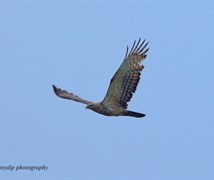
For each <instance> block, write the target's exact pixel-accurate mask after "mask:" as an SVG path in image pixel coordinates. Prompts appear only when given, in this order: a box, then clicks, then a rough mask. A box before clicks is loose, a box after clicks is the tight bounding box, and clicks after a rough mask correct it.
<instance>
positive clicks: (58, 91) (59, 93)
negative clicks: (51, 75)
mask: <svg viewBox="0 0 214 180" xmlns="http://www.w3.org/2000/svg"><path fill="white" fill-rule="evenodd" d="M52 86H53V90H54V92H55V94H56V95H57V96H58V97H60V98H63V99H69V100H73V101H76V102H79V103H83V104H87V105H89V104H91V103H93V102H90V101H87V100H84V99H82V98H80V97H79V96H76V95H74V94H73V93H69V92H67V91H65V90H61V89H60V88H57V87H56V86H54V85H52Z"/></svg>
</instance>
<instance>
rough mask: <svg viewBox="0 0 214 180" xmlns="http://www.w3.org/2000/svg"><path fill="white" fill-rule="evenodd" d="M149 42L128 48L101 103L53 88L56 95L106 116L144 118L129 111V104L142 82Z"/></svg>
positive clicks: (139, 41) (142, 115)
mask: <svg viewBox="0 0 214 180" xmlns="http://www.w3.org/2000/svg"><path fill="white" fill-rule="evenodd" d="M147 45H148V42H147V43H145V40H144V41H143V42H141V38H140V39H139V40H138V42H137V43H136V40H135V41H134V44H133V45H132V48H131V50H130V51H129V48H128V46H127V49H126V54H125V57H124V60H123V62H122V64H121V65H120V67H119V69H118V70H117V71H116V73H115V74H114V76H113V77H112V79H111V81H110V85H109V87H108V90H107V93H106V95H105V97H104V99H103V100H102V101H101V102H99V103H94V102H91V101H88V100H85V99H82V98H80V97H79V96H76V95H74V94H73V93H69V92H67V91H66V90H62V89H60V88H57V87H56V86H54V85H52V86H53V90H54V92H55V94H56V95H57V96H58V97H60V98H63V99H69V100H73V101H76V102H79V103H83V104H86V105H87V106H86V109H90V110H92V111H95V112H97V113H99V114H102V115H106V116H132V117H136V118H141V117H144V116H145V114H143V113H138V112H134V111H130V110H127V108H128V104H127V103H128V102H129V101H130V100H131V98H132V95H133V93H135V91H136V88H137V85H138V83H139V80H140V75H141V71H142V70H143V68H144V66H143V65H142V64H141V62H142V61H143V60H144V59H145V58H146V53H147V52H148V50H149V48H147Z"/></svg>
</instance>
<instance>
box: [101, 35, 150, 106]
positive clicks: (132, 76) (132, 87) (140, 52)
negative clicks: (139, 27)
mask: <svg viewBox="0 0 214 180" xmlns="http://www.w3.org/2000/svg"><path fill="white" fill-rule="evenodd" d="M147 45H148V43H146V44H145V40H144V41H143V42H141V39H139V40H138V42H137V44H136V41H134V44H133V46H132V48H131V50H130V52H129V49H128V46H127V50H126V55H125V58H124V61H123V63H122V64H121V66H120V67H119V69H118V70H117V72H116V73H115V74H114V76H113V78H112V79H111V81H110V85H109V88H108V91H107V93H106V96H105V98H104V100H103V104H114V105H116V104H120V105H121V106H122V107H123V108H124V109H127V107H128V104H127V102H129V101H130V100H131V98H132V96H133V93H135V91H136V88H137V85H138V83H139V80H140V75H141V71H142V70H143V68H144V66H143V65H141V64H140V63H141V61H143V60H144V59H145V58H146V53H147V51H148V50H149V48H147V49H146V47H147Z"/></svg>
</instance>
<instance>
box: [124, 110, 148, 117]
mask: <svg viewBox="0 0 214 180" xmlns="http://www.w3.org/2000/svg"><path fill="white" fill-rule="evenodd" d="M125 116H132V117H136V118H142V117H144V116H145V114H142V113H138V112H133V111H128V110H127V111H126V114H125Z"/></svg>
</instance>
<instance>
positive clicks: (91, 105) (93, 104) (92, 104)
mask: <svg viewBox="0 0 214 180" xmlns="http://www.w3.org/2000/svg"><path fill="white" fill-rule="evenodd" d="M86 109H91V110H94V109H96V104H95V103H91V104H89V105H87V106H86Z"/></svg>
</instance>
